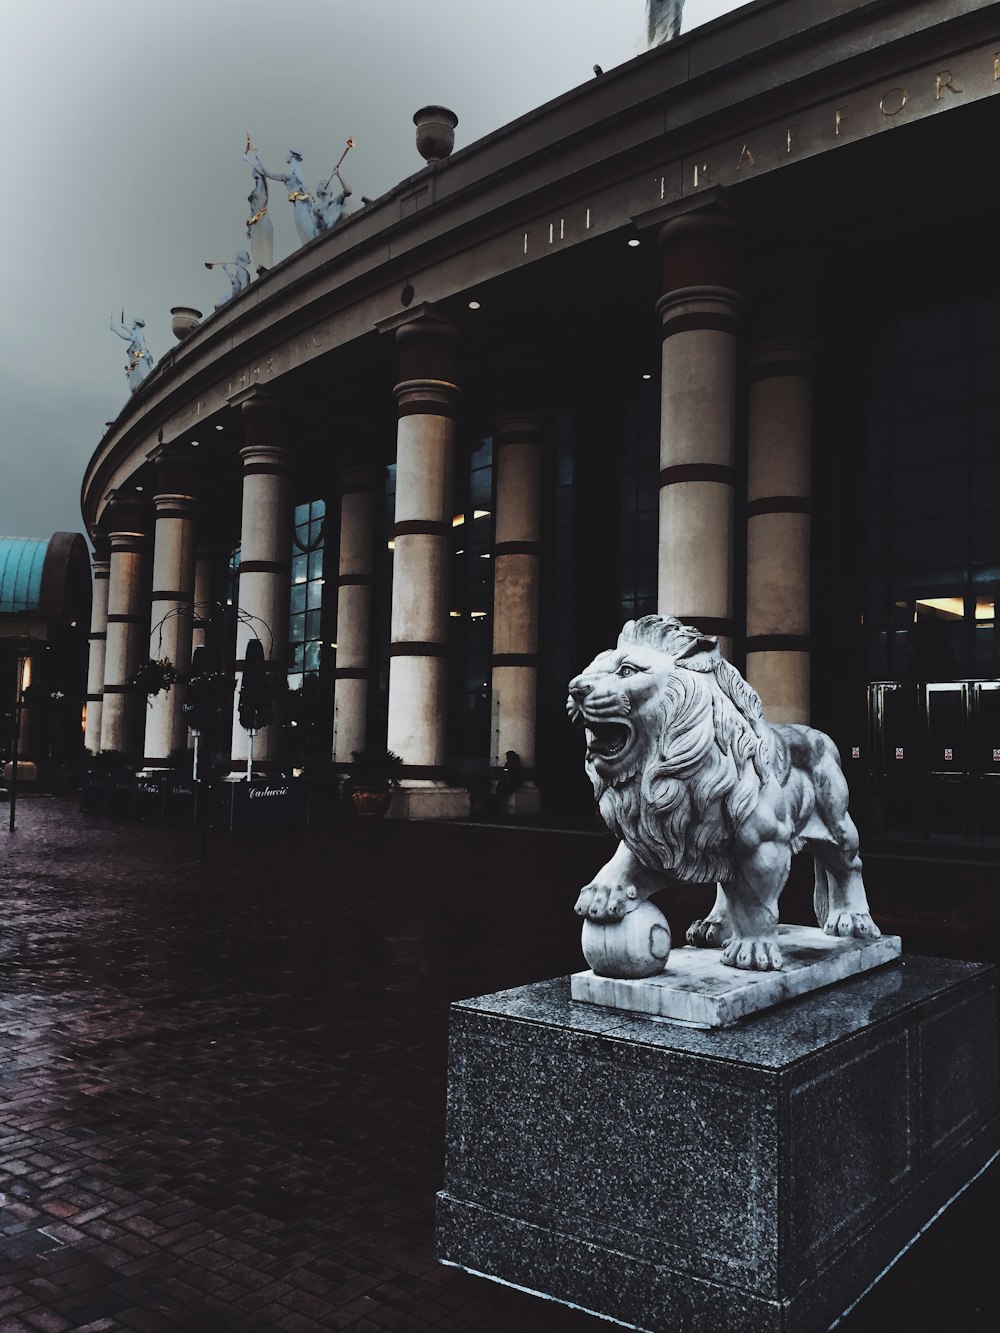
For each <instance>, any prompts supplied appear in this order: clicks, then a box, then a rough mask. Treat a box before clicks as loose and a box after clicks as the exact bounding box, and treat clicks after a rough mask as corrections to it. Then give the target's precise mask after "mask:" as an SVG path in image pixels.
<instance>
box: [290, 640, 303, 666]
mask: <svg viewBox="0 0 1000 1333" xmlns="http://www.w3.org/2000/svg"><path fill="white" fill-rule="evenodd" d="M302 648H303V646H302V644H301V643H296V644H293V645H292V662H291V666H292V670H293V671H301V670H302Z"/></svg>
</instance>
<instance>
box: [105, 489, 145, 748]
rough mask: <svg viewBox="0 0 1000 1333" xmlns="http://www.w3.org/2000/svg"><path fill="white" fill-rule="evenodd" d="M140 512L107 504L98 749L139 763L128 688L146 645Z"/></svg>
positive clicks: (138, 727) (136, 719)
mask: <svg viewBox="0 0 1000 1333" xmlns="http://www.w3.org/2000/svg"><path fill="white" fill-rule="evenodd" d="M147 522H148V518H147V514H146V511H145V509H144V508H143V507H142V506H141V505H140V504H139V503H138V502H137V501H134V500H132V499H131V498H128V499H124V498H123V499H122V500H113V501H112V507H111V514H110V516H109V520H108V527H109V529H110V531H109V534H108V541H109V549H110V557H109V569H108V601H107V608H108V609H107V615H106V617H105V624H106V634H107V638H106V639H105V657H104V681H103V684H102V694H103V699H102V707H101V739H100V745H99V749H101V750H117V751H119V752H120V753H122V754H123V755H125V756H126V757H127V758H128V759H131V760H137V759H139V758H140V757H141V752H142V738H143V727H144V718H143V711H144V709H145V705H146V701H145V698H144V697H140V696H139V695H138V693H137V692H136V690H135V688H134V687H133V686H130V685H129V684H128V682H129V680H130V679H131V677H132V676H133V675H134V674H135V672H136V669H137V668H138V666H139V663H140V662H141V661H142V660H143V658H144V657H145V656H146V650H147V646H148V642H149V591H150V588H149V558H148V549H147V539H146V525H147Z"/></svg>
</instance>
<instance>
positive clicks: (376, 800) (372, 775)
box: [348, 750, 403, 819]
mask: <svg viewBox="0 0 1000 1333" xmlns="http://www.w3.org/2000/svg"><path fill="white" fill-rule="evenodd" d="M351 758H352V759H353V761H354V762H353V763H352V764H351V767H350V773H349V777H348V781H349V782H350V784H351V804H352V805H353V807H354V812H355V814H359V815H366V816H368V817H370V818H374V819H381V818H382V816H383V815H384V814H385V812H386V811H387V810H388V809H389V802H390V801H391V800H392V789H393V787H395V786H397V785H398V783H399V778H400V775H401V773H402V771H403V761H402V759H401V758H400V757H399V755H398V754H394V753H393V752H392V750H354V751H352V754H351Z"/></svg>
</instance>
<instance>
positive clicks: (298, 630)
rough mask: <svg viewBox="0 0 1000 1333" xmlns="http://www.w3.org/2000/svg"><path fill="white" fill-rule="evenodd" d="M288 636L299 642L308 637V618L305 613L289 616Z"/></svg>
mask: <svg viewBox="0 0 1000 1333" xmlns="http://www.w3.org/2000/svg"><path fill="white" fill-rule="evenodd" d="M288 637H289V639H291V640H292V642H293V643H299V642H301V640H302V639H304V638H305V637H306V618H305V616H304V615H303V614H299V615H293V616H290V617H289V620H288Z"/></svg>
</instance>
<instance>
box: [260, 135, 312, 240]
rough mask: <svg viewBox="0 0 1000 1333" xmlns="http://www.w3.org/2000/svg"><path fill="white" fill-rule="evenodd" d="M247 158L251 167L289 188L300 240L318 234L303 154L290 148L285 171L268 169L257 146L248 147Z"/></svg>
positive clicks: (310, 238)
mask: <svg viewBox="0 0 1000 1333" xmlns="http://www.w3.org/2000/svg"><path fill="white" fill-rule="evenodd" d="M247 160H248V161H249V162H250V165H251V167H253V168H254V169H255V170H259V171H260V172H261V174H262V175H263V176H265V177H266V178H267V179H268V180H272V181H281V183H282V184H283V185H284V186H285V188H286V189H287V191H288V200H289V203H290V204H291V205H292V214H293V216H294V219H295V230H296V231H297V232H298V233H299V242H300V243H301V244H302V245H305V243H306V241H311V240H312V239H313V238H314V237H315V236H318V235H319V232H318V231H317V230H316V217H315V214H314V212H313V201H312V196H311V195H310V193H309V191H308V190H307V189H306V181H305V177H304V176H303V175H302V154H301V153H298V152H296V151H295V149H294V148H289V150H288V156H287V157H286V158H285V167H286V170H285V171H283V172H277V171H268V169H267V167H265V166H264V164H263V162H262V161H261V160H260V153H258V151H257V150H256V148H254V149H253V150H252V152H251V150H250V149H247Z"/></svg>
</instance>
